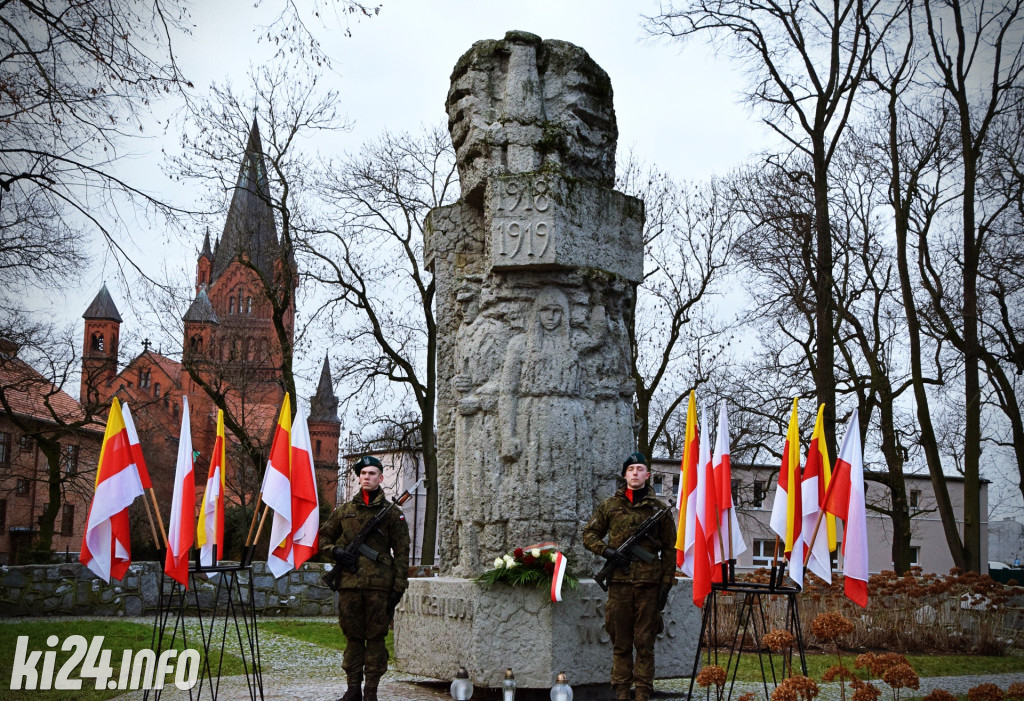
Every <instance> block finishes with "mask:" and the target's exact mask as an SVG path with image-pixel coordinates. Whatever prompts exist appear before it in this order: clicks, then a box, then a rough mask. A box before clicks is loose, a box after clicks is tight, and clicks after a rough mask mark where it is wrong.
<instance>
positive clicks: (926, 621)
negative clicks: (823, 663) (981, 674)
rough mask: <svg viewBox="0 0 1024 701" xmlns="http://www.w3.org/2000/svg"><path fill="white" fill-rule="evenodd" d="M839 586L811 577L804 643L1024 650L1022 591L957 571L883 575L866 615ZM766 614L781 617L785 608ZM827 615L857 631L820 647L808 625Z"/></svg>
mask: <svg viewBox="0 0 1024 701" xmlns="http://www.w3.org/2000/svg"><path fill="white" fill-rule="evenodd" d="M834 580H835V581H834V582H833V583H832V584H831V585H828V584H826V583H825V582H823V581H822V580H820V579H818V578H817V577H813V576H808V577H807V581H806V582H805V584H806V586H805V587H804V590H803V593H802V594H801V596H800V608H801V611H800V612H801V619H802V624H803V627H804V639H805V640H808V641H811V642H816V643H817V644H822V643H826V642H836V643H837V644H839V645H842V646H843V647H846V648H868V649H884V650H894V651H898V652H904V653H907V652H954V653H961V654H963V653H970V654H987V655H1003V654H1006V652H1007V650H1008V649H1009V648H1010V647H1011V646H1012V647H1017V648H1024V636H1022V635H1020V634H1019V632H1018V631H1019V628H1020V627H1021V626H1022V624H1024V606H1022V605H1021V601H1022V597H1024V588H1022V587H1017V586H1010V585H1007V584H1000V583H999V582H996V581H995V580H993V579H992V578H991V577H989V576H988V575H979V574H977V573H974V572H960V571H958V570H956V569H955V568H954V570H951V571H950V574H948V575H936V574H924V573H922V572H921V571H920V568H914V569H913V570H911V571H910V572H908V573H906V574H904V575H902V576H899V575H897V574H896V573H894V572H892V571H884V572H882V573H880V574H876V575H872V576H871V578H870V580H869V582H868V606H867V608H861V607H860V606H857V605H856V604H854V603H853V602H851V601H849V600H848V599H847V598H846V597H845V596H844V594H843V577H842V576H836V577H834ZM776 598H779V599H783V598H784V597H776ZM769 611H770V612H776V611H778V612H779V613H778V614H777V615H779V616H783V615H784V609H782V608H781V607H780V608H779V609H774V608H769ZM822 613H837V614H841V615H843V616H844V617H845V618H846V619H847V620H848V621H850V622H851V623H852V624H853V631H852V632H850V633H849V634H847V635H844V636H843V637H842V638H841V639H840V640H836V641H833V640H830V639H828V638H825V639H823V638H822V637H821V636H819V635H817V633H815V632H814V630H813V624H812V623H810V622H811V621H814V620H815V619H816V617H817V616H818V615H820V614H822ZM773 620H776V619H773ZM778 620H784V619H782V618H780V619H778ZM808 632H810V633H812V634H813V635H808V634H807V633H808Z"/></svg>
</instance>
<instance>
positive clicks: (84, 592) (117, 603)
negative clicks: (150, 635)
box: [0, 562, 337, 617]
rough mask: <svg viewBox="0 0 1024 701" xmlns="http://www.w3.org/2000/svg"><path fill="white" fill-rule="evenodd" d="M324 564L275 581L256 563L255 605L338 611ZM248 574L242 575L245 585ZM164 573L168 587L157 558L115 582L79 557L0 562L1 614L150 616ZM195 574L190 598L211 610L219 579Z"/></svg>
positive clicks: (305, 612)
mask: <svg viewBox="0 0 1024 701" xmlns="http://www.w3.org/2000/svg"><path fill="white" fill-rule="evenodd" d="M323 568H324V565H322V564H314V563H306V564H305V565H303V566H302V567H301V568H300V569H299V570H298V571H295V572H289V573H288V574H287V575H286V576H284V577H281V578H280V579H276V580H275V579H274V577H273V575H272V574H271V573H270V571H269V570H268V569H267V564H266V563H265V562H254V563H253V567H252V577H253V598H254V599H255V604H256V609H257V610H258V611H259V613H261V614H263V615H265V616H328V615H334V614H335V613H336V612H337V607H336V596H335V594H334V592H332V591H331V590H330V589H328V588H327V587H325V586H323V585H321V583H320V577H321V574H322V572H323ZM219 576H221V577H223V576H224V575H223V574H222V575H219ZM248 576H249V575H248V574H247V573H242V574H240V581H241V583H242V585H243V587H244V586H245V585H246V584H247V583H248ZM161 578H163V579H164V586H165V587H167V588H169V586H168V585H169V584H170V583H171V580H170V579H167V578H165V577H164V575H163V566H162V565H161V563H158V562H137V563H134V564H133V565H132V566H131V567H130V568H129V570H128V574H127V575H125V578H124V579H123V580H121V581H120V582H117V581H114V582H111V583H110V584H106V583H105V582H103V580H101V579H99V578H98V577H97V576H96V575H94V574H93V573H92V572H91V571H90V570H89V569H87V568H85V567H84V566H82V565H81V564H79V563H77V562H76V563H73V564H61V565H25V566H22V567H0V616H6V617H11V616H145V615H149V614H153V613H155V611H156V608H157V605H158V603H159V601H158V599H159V591H160V580H161ZM195 579H196V583H197V584H196V587H195V589H191V588H190V590H189V593H190V600H192V601H194V599H192V598H191V595H192V593H193V592H195V593H197V594H198V596H199V603H200V606H201V607H202V608H203V609H204V610H209V609H210V608H211V607H212V606H213V604H214V599H215V597H216V596H217V587H216V580H207V579H206V578H205V577H204V576H202V575H199V576H197V577H196V578H195ZM222 597H223V594H222Z"/></svg>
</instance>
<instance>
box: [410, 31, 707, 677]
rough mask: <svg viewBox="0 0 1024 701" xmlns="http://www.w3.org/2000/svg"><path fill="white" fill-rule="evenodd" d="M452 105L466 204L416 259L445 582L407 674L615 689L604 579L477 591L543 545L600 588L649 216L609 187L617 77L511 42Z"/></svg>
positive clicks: (493, 50) (414, 607)
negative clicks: (509, 556)
mask: <svg viewBox="0 0 1024 701" xmlns="http://www.w3.org/2000/svg"><path fill="white" fill-rule="evenodd" d="M446 106H447V110H448V118H449V131H450V132H451V136H452V143H453V145H454V146H455V151H456V157H457V161H458V168H459V178H460V183H461V187H462V192H461V195H462V196H461V198H460V200H459V201H458V202H457V203H455V204H454V205H451V206H448V207H441V208H438V209H435V210H433V211H432V212H431V213H430V216H429V217H428V220H427V240H426V245H425V254H424V255H425V257H426V263H427V266H428V268H429V269H430V270H432V272H433V274H434V280H435V284H436V318H437V326H438V334H437V335H438V353H437V357H438V361H437V388H438V393H437V397H438V399H437V402H438V411H437V417H438V439H437V451H438V466H439V469H438V473H439V475H438V493H439V504H440V509H439V511H440V513H439V524H438V533H439V548H438V550H439V554H440V562H441V568H442V574H443V575H444V576H443V577H440V578H436V579H432V580H412V581H411V582H410V589H409V592H408V594H407V595H406V597H405V599H404V600H403V603H402V604H401V605H400V607H399V610H398V614H397V615H396V619H395V653H396V663H397V664H398V666H399V667H400V668H402V669H405V670H406V671H409V672H414V673H418V674H427V675H430V676H440V677H443V678H444V677H450V676H451V675H454V672H455V671H456V669H457V667H458V666H459V664H463V665H465V666H466V667H467V669H468V670H469V671H470V673H471V676H473V677H474V683H476V684H480V685H484V686H497V685H499V684H500V680H501V676H502V674H503V672H504V670H505V668H506V667H508V666H512V667H513V669H514V671H515V674H516V679H517V681H518V683H519V684H520V686H524V687H549V686H550V685H551V684H552V683H553V682H554V679H555V675H557V673H558V671H559V670H560V669H564V670H565V671H566V672H570V679H571V680H572V681H573V683H576V684H580V683H584V684H586V683H599V682H603V681H607V679H608V671H609V669H610V665H611V650H610V645H609V644H608V642H607V635H606V634H605V633H604V631H603V628H602V626H603V603H602V602H603V601H604V596H603V594H602V592H601V591H600V590H599V589H598V588H597V586H596V584H595V583H594V582H593V581H592V580H584V581H583V582H582V585H581V590H580V591H579V592H564V593H563V596H564V599H565V601H563V602H562V603H559V604H554V605H552V604H551V602H550V601H548V600H547V597H546V594H545V593H544V592H540V591H522V590H519V589H515V590H513V589H511V588H508V587H503V586H502V587H494V588H492V589H487V590H485V589H483V588H481V587H479V586H477V585H475V584H474V583H473V582H472V578H474V577H476V576H478V575H479V574H481V573H482V572H483V571H484V570H486V569H488V568H490V567H491V566H492V563H493V561H494V559H495V558H496V557H500V556H501V555H503V554H505V553H507V552H510V551H511V550H512V549H514V548H516V547H524V546H527V545H531V544H534V543H538V542H542V541H554V542H556V543H558V545H559V548H560V549H561V551H562V552H563V553H564V554H565V555H566V556H567V557H568V560H569V563H570V564H569V567H570V569H571V570H573V571H575V572H576V573H577V574H578V575H579V576H581V577H586V576H588V575H589V574H590V573H591V572H592V571H593V568H594V565H595V558H594V556H593V555H592V554H591V553H589V552H588V551H587V550H586V549H584V547H583V543H582V526H583V523H584V522H585V521H586V519H587V518H588V517H589V516H590V514H591V513H592V512H593V510H594V509H595V507H596V506H597V504H598V503H599V502H600V501H601V500H602V499H603V498H605V497H607V496H610V495H611V494H612V492H613V491H614V489H615V486H616V485H615V478H616V476H617V475H618V473H619V466H620V465H621V460H622V457H623V456H624V455H626V454H628V453H629V451H630V450H632V448H633V445H634V440H633V430H632V396H633V388H634V386H633V382H632V378H631V376H630V367H631V362H630V353H631V351H630V345H629V337H628V332H629V329H630V328H631V325H632V323H633V318H632V313H633V306H634V304H633V303H634V292H635V286H636V285H637V284H638V283H639V282H640V281H641V280H642V278H643V242H642V231H643V223H644V205H643V202H642V201H640V200H638V199H636V198H633V197H628V196H626V195H624V194H622V193H620V192H617V191H615V190H614V189H613V184H614V179H615V146H616V140H617V138H618V130H617V127H616V122H615V112H614V109H613V107H612V87H611V81H610V80H609V78H608V75H607V74H606V73H605V72H604V71H603V70H602V69H601V67H600V66H598V65H597V64H596V63H595V62H594V61H593V59H591V58H590V56H589V55H588V54H587V53H586V51H584V50H583V49H581V48H579V47H577V46H574V45H572V44H569V43H567V42H563V41H553V40H545V41H542V40H541V39H540V38H539V37H537V36H535V35H533V34H529V33H526V32H509V33H508V34H506V36H505V38H504V40H494V41H481V42H477V43H476V44H474V45H473V47H472V48H471V49H470V50H469V51H468V52H466V54H465V55H463V56H462V58H460V59H459V61H458V63H457V64H456V66H455V70H454V71H453V73H452V79H451V89H450V90H449V92H448V99H447V103H446ZM678 589H679V588H678V587H677V588H676V592H678ZM673 598H674V600H675V601H676V602H681V601H682V600H683V599H684V597H682V596H679V594H678V593H676V594H675V596H674V597H673ZM675 608H678V609H679V610H680V611H682V610H683V608H682V606H681V605H680V606H677V607H673V609H675ZM690 608H693V607H692V605H691V606H690ZM676 618H680V617H679V616H676V617H675V618H673V616H672V615H671V614H669V615H667V616H666V619H667V621H666V623H667V624H668V625H667V629H666V632H665V633H664V634H663V636H662V638H663V639H662V641H660V642H659V649H658V655H659V657H658V671H659V676H666V673H668V674H669V675H670V676H679V675H680V674H682V673H686V672H688V671H689V669H690V665H692V661H693V658H692V651H693V649H694V648H693V644H694V643H695V638H696V634H697V630H696V629H694V630H693V631H692V633H690V634H688V635H687V636H682V635H680V634H681V630H680V626H679V621H677V620H676ZM691 618H692V619H693V620H695V621H697V623H696V625H697V626H698V627H699V620H698V619H697V618H696V616H695V615H692V616H691ZM688 638H693V640H689V639H688ZM665 641H669V642H670V643H672V641H675V642H674V643H673V644H671V645H666V644H665ZM667 647H672V648H673V649H672V652H669V651H668V650H667V649H666V648H667ZM677 648H678V649H677ZM428 650H429V651H428ZM666 653H668V654H666ZM684 653H686V654H684ZM668 657H672V658H675V657H679V658H685V659H678V660H675V664H673V660H670V659H667V658H668ZM513 662H515V664H513Z"/></svg>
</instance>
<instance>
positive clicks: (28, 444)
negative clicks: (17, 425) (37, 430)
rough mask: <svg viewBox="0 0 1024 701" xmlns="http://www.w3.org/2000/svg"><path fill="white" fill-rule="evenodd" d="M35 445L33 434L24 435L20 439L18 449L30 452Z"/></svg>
mask: <svg viewBox="0 0 1024 701" xmlns="http://www.w3.org/2000/svg"><path fill="white" fill-rule="evenodd" d="M34 445H35V441H34V440H32V436H24V435H23V436H22V437H21V440H19V441H18V450H20V451H21V452H23V453H28V452H30V451H31V450H32V447H33V446H34Z"/></svg>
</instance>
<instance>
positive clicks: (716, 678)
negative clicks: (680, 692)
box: [697, 664, 726, 689]
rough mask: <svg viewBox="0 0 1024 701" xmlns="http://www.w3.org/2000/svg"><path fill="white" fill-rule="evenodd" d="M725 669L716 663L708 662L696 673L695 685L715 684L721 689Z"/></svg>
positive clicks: (707, 685) (723, 684) (724, 677)
mask: <svg viewBox="0 0 1024 701" xmlns="http://www.w3.org/2000/svg"><path fill="white" fill-rule="evenodd" d="M725 680H726V674H725V669H723V668H722V667H719V666H718V665H716V664H710V665H707V666H706V667H704V668H703V669H702V670H700V672H698V673H697V685H698V686H701V687H705V688H707V687H709V686H712V685H714V686H716V687H718V688H719V689H721V688H722V687H723V686H725Z"/></svg>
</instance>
